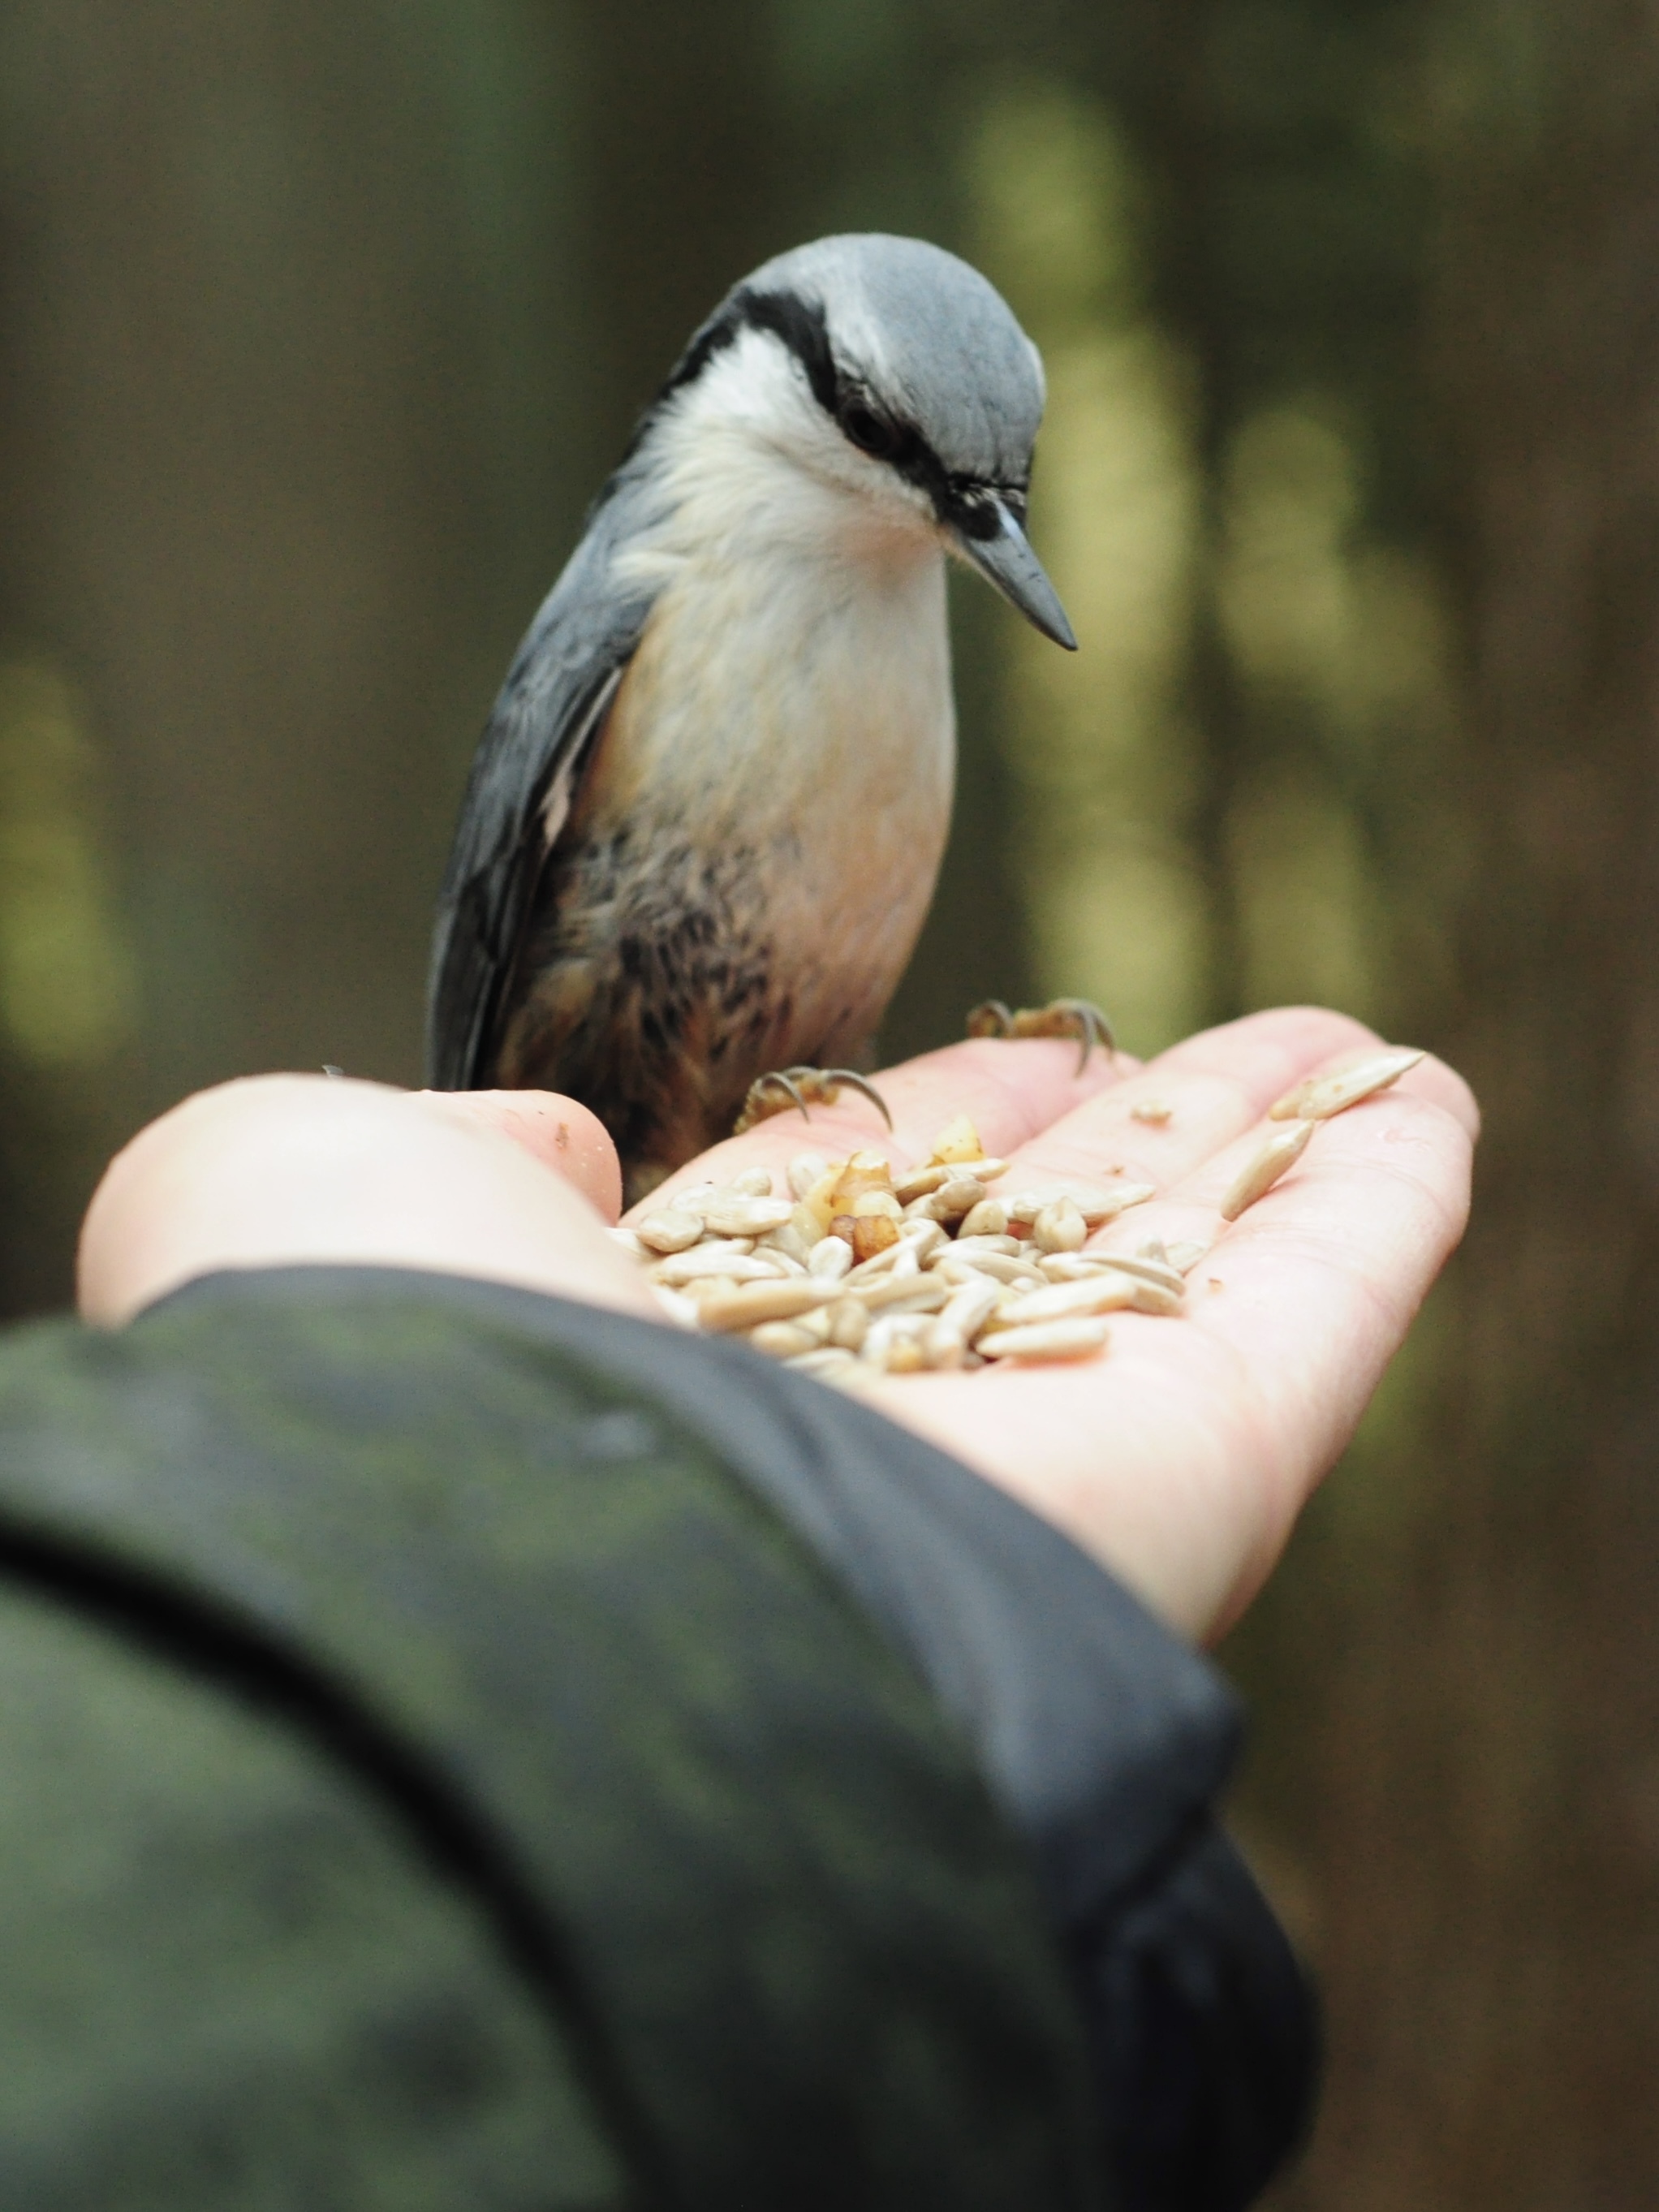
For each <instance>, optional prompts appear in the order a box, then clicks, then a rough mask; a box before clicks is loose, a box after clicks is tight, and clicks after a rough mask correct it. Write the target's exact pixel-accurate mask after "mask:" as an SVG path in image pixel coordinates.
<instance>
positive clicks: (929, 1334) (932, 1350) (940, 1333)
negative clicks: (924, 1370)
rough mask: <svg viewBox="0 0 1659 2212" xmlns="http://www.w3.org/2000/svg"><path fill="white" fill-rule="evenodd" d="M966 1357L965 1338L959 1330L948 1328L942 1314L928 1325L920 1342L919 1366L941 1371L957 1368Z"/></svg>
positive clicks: (966, 1345) (966, 1343) (966, 1344)
mask: <svg viewBox="0 0 1659 2212" xmlns="http://www.w3.org/2000/svg"><path fill="white" fill-rule="evenodd" d="M967 1357H968V1340H967V1338H966V1337H965V1336H963V1334H962V1333H961V1331H960V1330H959V1329H955V1328H950V1327H949V1326H948V1325H947V1324H946V1322H945V1316H944V1315H943V1314H940V1315H939V1316H938V1317H937V1319H936V1320H934V1321H932V1322H929V1323H928V1326H927V1331H926V1333H925V1334H923V1336H922V1340H921V1364H922V1365H923V1366H924V1367H931V1368H934V1369H936V1370H948V1369H952V1368H957V1367H960V1366H961V1365H962V1364H963V1361H964V1360H965V1359H966V1358H967Z"/></svg>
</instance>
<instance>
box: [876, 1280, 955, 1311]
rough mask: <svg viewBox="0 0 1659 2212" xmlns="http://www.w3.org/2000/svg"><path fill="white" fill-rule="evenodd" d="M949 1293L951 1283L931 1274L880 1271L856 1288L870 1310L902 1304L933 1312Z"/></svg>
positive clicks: (911, 1309)
mask: <svg viewBox="0 0 1659 2212" xmlns="http://www.w3.org/2000/svg"><path fill="white" fill-rule="evenodd" d="M950 1295H951V1285H949V1284H948V1283H945V1282H941V1281H940V1280H939V1277H938V1276H937V1275H935V1274H927V1275H898V1274H892V1275H884V1276H882V1277H881V1278H880V1279H879V1280H878V1281H877V1282H873V1283H866V1285H864V1286H863V1288H862V1289H861V1290H860V1291H859V1292H858V1296H859V1297H861V1298H862V1299H863V1301H864V1303H865V1304H866V1306H868V1307H869V1308H870V1309H871V1310H872V1312H875V1311H878V1310H881V1309H882V1308H884V1307H887V1306H893V1305H901V1304H902V1305H903V1306H905V1307H907V1308H908V1310H910V1311H911V1312H913V1313H936V1312H937V1311H938V1310H939V1308H940V1307H941V1306H942V1305H943V1304H945V1300H946V1299H947V1298H948V1297H950Z"/></svg>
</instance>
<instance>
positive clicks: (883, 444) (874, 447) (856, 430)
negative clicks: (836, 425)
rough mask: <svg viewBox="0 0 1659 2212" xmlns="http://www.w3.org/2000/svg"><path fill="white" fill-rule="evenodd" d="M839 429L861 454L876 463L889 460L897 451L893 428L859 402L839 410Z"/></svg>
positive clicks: (872, 410) (854, 401)
mask: <svg viewBox="0 0 1659 2212" xmlns="http://www.w3.org/2000/svg"><path fill="white" fill-rule="evenodd" d="M841 427H842V429H843V430H845V431H846V433H847V435H848V437H849V438H850V439H851V440H852V441H853V443H854V445H855V446H856V447H859V449H860V452H862V453H869V454H871V455H872V456H873V458H874V459H877V460H878V461H887V460H890V459H892V457H893V455H894V453H896V451H897V449H898V438H897V435H896V432H895V431H894V429H893V427H892V425H891V424H890V423H889V422H883V421H882V419H881V417H880V416H879V415H878V414H877V413H876V412H875V410H874V409H873V408H869V407H866V406H865V405H863V404H862V403H861V402H860V401H859V400H856V399H854V400H852V401H849V403H848V404H847V405H846V406H845V407H843V408H842V410H841Z"/></svg>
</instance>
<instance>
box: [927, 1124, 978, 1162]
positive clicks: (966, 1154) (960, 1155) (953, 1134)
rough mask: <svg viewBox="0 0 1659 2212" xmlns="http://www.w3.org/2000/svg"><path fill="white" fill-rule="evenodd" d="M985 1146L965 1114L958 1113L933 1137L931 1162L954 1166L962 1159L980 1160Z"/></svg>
mask: <svg viewBox="0 0 1659 2212" xmlns="http://www.w3.org/2000/svg"><path fill="white" fill-rule="evenodd" d="M983 1158H985V1147H984V1146H983V1145H981V1142H980V1140H979V1131H978V1130H977V1129H976V1128H975V1127H974V1125H973V1123H972V1122H971V1121H969V1118H968V1116H967V1115H965V1114H958V1115H957V1117H956V1119H955V1120H954V1121H947V1122H946V1123H945V1127H943V1128H942V1129H941V1130H940V1131H939V1134H938V1136H937V1137H935V1138H934V1139H933V1164H935V1165H937V1166H940V1167H954V1166H956V1165H957V1164H958V1163H959V1162H961V1161H963V1160H982V1159H983Z"/></svg>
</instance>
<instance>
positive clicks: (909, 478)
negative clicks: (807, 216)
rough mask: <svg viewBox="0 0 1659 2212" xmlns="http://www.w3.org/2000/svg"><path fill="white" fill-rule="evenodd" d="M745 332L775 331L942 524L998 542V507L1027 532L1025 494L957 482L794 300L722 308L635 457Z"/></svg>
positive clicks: (809, 304)
mask: <svg viewBox="0 0 1659 2212" xmlns="http://www.w3.org/2000/svg"><path fill="white" fill-rule="evenodd" d="M744 330H763V331H770V332H771V333H772V335H773V336H774V337H776V338H779V339H781V342H782V343H783V344H784V345H786V346H787V348H788V349H789V351H790V352H791V353H792V354H793V356H794V357H795V359H796V360H797V361H798V362H799V363H800V365H801V368H802V369H803V370H804V371H805V376H806V381H807V384H808V385H809V386H810V387H811V393H812V397H813V398H814V399H816V400H817V404H818V405H819V406H820V407H821V408H823V411H824V413H825V414H826V415H828V416H829V417H830V419H831V420H832V421H833V422H835V424H836V427H837V428H838V429H839V430H840V431H841V433H842V436H843V437H844V438H846V439H847V440H848V442H849V444H851V445H854V446H856V447H858V449H859V450H860V453H867V454H869V456H870V457H871V459H872V460H878V461H882V462H884V463H885V464H886V465H887V466H888V467H889V468H890V469H892V470H893V471H895V472H896V474H897V475H899V476H902V477H903V478H904V479H905V481H906V482H907V483H913V484H915V487H916V488H917V489H918V490H919V491H921V492H924V493H925V494H926V495H927V498H928V500H929V501H930V502H931V504H932V506H933V512H934V513H935V514H937V515H938V517H939V520H940V521H941V522H943V523H945V524H947V525H948V526H950V527H951V528H952V529H956V530H959V531H960V532H962V533H963V536H964V537H965V538H994V537H995V536H996V535H997V534H998V532H1000V530H1001V528H1002V517H1001V514H1000V513H999V512H998V506H997V502H1000V504H1001V506H1002V507H1005V508H1006V510H1007V511H1008V513H1010V514H1012V517H1013V519H1014V520H1015V521H1016V522H1017V523H1019V524H1020V525H1022V526H1023V525H1024V520H1025V486H1024V484H1023V483H994V482H992V481H990V480H988V479H987V478H981V477H966V476H963V475H960V474H953V473H952V472H951V471H950V470H949V469H947V468H946V467H945V464H944V462H943V461H942V460H941V459H939V455H938V454H937V453H935V452H934V451H933V447H932V446H930V445H929V444H928V442H927V439H926V438H924V437H923V436H922V435H921V431H920V430H919V429H917V428H916V427H915V424H914V423H912V422H902V421H898V420H895V418H894V417H893V416H891V415H890V414H889V413H888V412H887V411H886V410H884V408H882V407H881V406H879V405H878V404H877V403H876V401H875V399H874V398H873V396H872V394H871V393H870V392H868V391H867V390H866V389H865V387H864V386H861V385H860V384H857V383H855V382H854V381H853V380H851V379H850V378H848V377H846V376H844V375H843V374H842V371H841V369H840V368H839V367H838V366H837V364H836V358H835V355H834V352H833V350H832V349H831V347H830V344H829V329H828V326H827V323H826V319H825V316H824V312H823V307H821V306H820V305H819V304H818V303H817V301H813V300H806V299H803V298H802V297H801V296H800V295H799V294H797V293H793V292H757V291H752V290H750V289H749V287H748V286H746V285H744V286H740V287H739V288H738V290H737V291H735V292H734V293H732V295H731V296H730V297H729V298H728V299H726V301H723V302H722V303H721V305H720V308H719V309H718V310H717V311H716V312H715V313H714V315H712V316H711V317H710V318H709V319H708V322H707V323H706V324H705V325H703V327H702V330H700V331H698V332H697V333H696V336H695V337H693V339H692V341H691V343H690V345H689V346H688V347H687V348H686V349H685V352H684V354H683V355H682V356H681V357H680V360H679V362H678V364H677V366H676V368H675V369H674V371H673V374H671V376H670V378H669V380H668V381H667V383H666V384H665V386H663V389H662V391H661V392H659V394H658V396H657V398H656V400H655V402H654V404H653V405H652V407H651V408H649V409H648V410H647V413H646V415H645V416H644V417H643V419H642V420H641V422H640V425H639V427H638V428H637V429H636V430H635V434H634V437H633V440H632V441H631V442H630V444H629V454H630V455H631V454H632V453H635V452H636V451H637V450H638V447H639V446H640V443H641V441H642V439H643V438H644V436H645V435H646V433H647V430H648V429H649V428H650V426H651V423H652V422H653V419H654V418H655V416H657V414H658V413H659V410H660V409H661V408H662V407H663V405H664V404H665V402H666V401H667V400H668V399H670V398H671V397H672V395H673V394H674V393H675V392H678V391H681V390H682V389H684V386H686V385H688V384H693V383H695V382H696V380H697V378H698V377H700V376H701V375H702V372H703V370H704V369H705V368H707V367H708V363H709V362H711V361H712V360H713V359H714V356H716V355H717V354H720V353H721V352H723V351H724V350H725V349H726V347H727V346H728V345H730V344H732V342H733V341H734V340H735V339H736V338H737V337H738V334H739V333H740V332H741V331H744ZM602 496H603V495H602Z"/></svg>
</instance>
